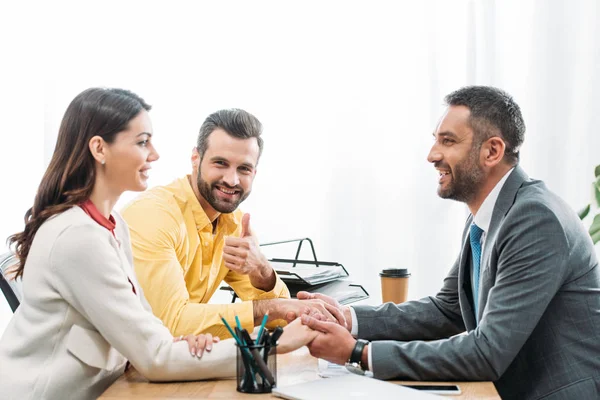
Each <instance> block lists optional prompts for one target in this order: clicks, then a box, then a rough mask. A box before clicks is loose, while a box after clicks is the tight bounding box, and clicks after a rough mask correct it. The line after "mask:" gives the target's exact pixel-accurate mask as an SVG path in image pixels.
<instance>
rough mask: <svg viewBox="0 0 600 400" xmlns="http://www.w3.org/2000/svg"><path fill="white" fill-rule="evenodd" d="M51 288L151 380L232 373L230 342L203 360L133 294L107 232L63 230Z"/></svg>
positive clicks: (55, 253) (216, 347)
mask: <svg viewBox="0 0 600 400" xmlns="http://www.w3.org/2000/svg"><path fill="white" fill-rule="evenodd" d="M50 264H51V268H52V269H53V280H54V282H53V283H54V285H55V287H56V289H57V290H58V292H59V293H60V294H61V296H62V297H63V298H64V299H65V300H66V301H67V302H68V303H69V304H70V305H71V306H72V307H73V308H75V309H76V310H77V311H78V312H79V313H81V314H82V315H83V316H84V317H85V318H86V319H88V321H90V323H91V324H92V325H94V327H95V328H96V329H97V331H98V332H99V333H100V334H101V335H102V336H103V337H104V339H105V340H106V341H107V342H108V343H110V345H111V346H112V347H114V348H115V349H117V351H119V352H120V353H121V354H122V355H123V356H124V357H126V358H127V359H128V360H129V361H130V362H131V363H132V364H133V365H134V366H135V368H136V369H137V370H138V371H140V373H141V374H142V375H144V376H145V377H146V378H148V379H149V380H152V381H172V380H179V381H181V380H198V379H211V378H221V377H231V376H233V375H235V361H234V360H235V346H234V345H233V340H225V341H222V342H221V343H217V344H215V345H214V348H213V350H212V351H211V352H210V353H207V352H205V353H204V355H203V356H202V358H201V359H197V358H195V357H192V356H191V355H190V353H189V350H188V345H187V342H185V341H182V342H178V343H173V336H172V335H171V333H170V332H169V330H168V329H167V328H166V327H165V326H164V325H163V324H162V323H161V322H160V321H159V320H158V319H157V318H155V317H154V316H153V315H152V314H151V313H149V312H148V311H147V310H145V309H144V308H143V306H142V303H141V302H140V299H138V297H137V296H136V295H135V294H134V293H133V291H132V289H131V285H130V283H129V281H128V278H127V275H126V274H125V272H124V270H123V269H122V268H121V258H120V257H119V255H118V252H117V251H116V250H115V249H114V248H113V247H112V246H111V245H110V243H109V241H108V237H107V235H106V234H103V232H101V231H99V230H97V229H96V230H94V229H90V227H89V226H72V227H69V228H67V229H66V230H65V231H63V232H62V233H61V234H60V235H59V237H58V239H57V240H56V242H55V243H54V246H53V248H52V251H51V255H50Z"/></svg>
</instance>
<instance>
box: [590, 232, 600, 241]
mask: <svg viewBox="0 0 600 400" xmlns="http://www.w3.org/2000/svg"><path fill="white" fill-rule="evenodd" d="M592 242H594V244H596V243H598V242H600V232H596V234H595V235H592Z"/></svg>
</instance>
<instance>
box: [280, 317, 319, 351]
mask: <svg viewBox="0 0 600 400" xmlns="http://www.w3.org/2000/svg"><path fill="white" fill-rule="evenodd" d="M318 334H319V333H318V332H317V331H313V330H312V329H310V328H309V327H308V326H306V325H302V321H301V320H300V318H296V319H295V320H294V321H293V322H291V323H290V324H288V325H287V326H286V327H285V328H283V334H282V335H281V337H280V338H279V341H278V344H277V354H285V353H289V352H290V351H294V350H296V349H299V348H300V347H302V346H306V345H308V344H309V343H310V342H312V341H313V339H314V338H315V337H316V336H317V335H318Z"/></svg>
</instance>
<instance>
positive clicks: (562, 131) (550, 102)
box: [0, 0, 600, 331]
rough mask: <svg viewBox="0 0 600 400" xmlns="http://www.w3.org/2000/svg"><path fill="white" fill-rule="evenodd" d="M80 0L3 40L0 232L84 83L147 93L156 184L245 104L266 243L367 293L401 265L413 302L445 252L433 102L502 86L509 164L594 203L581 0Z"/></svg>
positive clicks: (588, 46)
mask: <svg viewBox="0 0 600 400" xmlns="http://www.w3.org/2000/svg"><path fill="white" fill-rule="evenodd" d="M81 3H82V4H79V3H65V2H52V3H51V5H44V6H40V7H41V8H40V11H41V12H42V15H44V16H45V18H44V19H43V20H40V21H39V23H36V24H34V25H36V26H33V27H32V29H33V32H34V34H35V37H34V39H33V40H32V39H31V38H29V40H27V38H23V37H21V36H16V37H15V36H14V35H13V36H12V37H14V38H15V39H14V40H13V41H12V43H11V44H10V45H11V46H12V48H14V49H13V50H14V52H15V53H16V54H18V53H19V52H20V53H21V54H22V55H31V53H32V52H35V53H34V54H35V55H37V54H40V55H41V58H42V59H43V60H42V62H41V63H40V64H39V65H36V60H37V59H38V57H33V58H32V64H33V67H32V65H29V63H27V65H24V64H23V65H21V64H19V63H16V65H13V66H12V68H14V76H18V77H19V78H20V79H21V80H15V79H14V78H12V76H13V75H10V76H7V75H5V76H4V78H5V79H6V80H7V82H6V85H7V86H8V87H9V88H10V89H12V91H10V92H9V93H11V96H10V97H9V96H3V100H2V114H1V115H2V123H1V125H0V126H3V127H8V129H7V134H3V135H2V136H0V151H1V153H0V163H2V164H1V165H0V167H1V168H0V171H1V174H2V175H1V176H2V185H3V187H4V188H5V193H7V192H6V188H7V187H10V188H11V190H10V193H11V195H10V196H8V197H6V196H3V197H4V199H3V207H2V208H1V211H0V212H1V213H2V219H1V220H2V224H1V226H0V237H2V238H5V237H6V236H8V235H9V234H10V233H13V232H15V231H17V230H19V229H21V228H22V215H23V214H24V212H25V210H26V209H27V207H29V206H30V205H31V202H32V196H33V193H34V192H35V189H36V187H37V184H38V183H39V179H40V178H41V175H42V173H43V169H44V168H45V165H46V164H47V162H48V161H49V158H50V156H51V154H52V151H53V147H54V142H55V139H56V134H57V131H58V125H59V123H60V119H61V118H62V114H63V113H64V110H65V108H66V106H67V105H68V103H69V102H70V101H71V99H72V98H73V97H74V96H75V95H76V94H78V93H79V92H81V91H82V90H84V89H86V88H88V87H92V86H109V87H123V88H127V89H130V90H133V91H135V92H137V93H138V94H140V95H141V96H142V97H144V98H145V99H146V100H147V101H148V102H149V103H150V104H152V105H153V106H154V108H153V110H152V111H151V114H150V115H151V117H152V120H153V124H154V131H155V137H154V139H155V144H156V146H157V149H158V151H159V153H160V154H161V159H160V160H159V161H158V162H157V163H155V166H154V169H153V170H152V177H151V180H150V184H151V185H157V184H165V183H168V182H169V181H171V180H172V179H174V178H176V177H179V176H182V175H184V174H186V173H189V170H190V162H189V156H190V152H191V149H192V147H193V145H194V143H195V138H196V135H197V132H198V128H199V127H200V124H201V123H202V121H203V119H204V118H205V117H206V116H207V115H208V114H209V113H211V112H213V111H215V110H217V109H219V108H225V107H239V108H244V109H246V110H248V111H250V112H252V113H254V114H255V115H256V116H257V117H258V118H259V119H260V120H261V121H262V122H263V124H264V128H265V129H264V139H265V150H264V153H263V157H262V159H261V161H260V164H259V168H258V175H257V178H256V180H255V185H254V190H253V193H252V195H251V196H250V198H249V199H248V200H247V201H246V202H245V203H244V204H243V209H244V210H245V211H247V212H250V213H251V214H252V223H253V228H254V229H255V230H257V231H258V232H259V234H260V238H261V241H263V242H266V241H273V240H279V239H288V238H297V237H311V238H312V239H313V240H314V241H315V244H316V248H317V255H318V256H319V258H322V259H324V260H330V261H339V262H341V263H343V264H344V265H345V266H346V267H347V269H348V270H349V271H350V272H351V274H352V275H353V277H354V279H355V280H356V281H358V282H360V283H363V284H364V285H365V286H366V288H367V290H369V292H370V293H371V294H372V301H373V302H374V303H376V302H378V301H379V299H380V291H379V281H378V276H377V272H378V270H380V269H381V268H384V267H407V268H409V269H410V270H411V271H412V273H413V276H412V278H411V286H410V296H411V297H413V298H415V297H421V296H425V295H428V294H433V293H434V292H435V291H436V290H437V289H438V288H439V287H440V285H441V282H442V280H443V277H444V276H445V274H446V272H447V270H448V268H449V267H450V265H451V263H452V262H453V261H454V259H455V257H456V254H457V252H458V248H459V236H460V233H461V230H462V224H463V222H464V219H465V216H466V210H465V207H464V206H463V205H461V204H459V203H454V202H450V201H444V200H441V199H438V198H437V195H436V182H437V174H436V171H435V170H434V169H433V167H431V165H429V164H428V163H427V161H426V156H427V152H428V150H429V147H430V146H431V144H432V139H431V132H432V131H433V130H434V128H435V125H436V122H437V119H438V118H439V116H440V114H441V112H442V110H443V107H442V98H443V96H444V95H445V94H447V93H448V92H450V91H452V90H454V89H456V88H458V87H460V86H463V85H467V84H490V85H496V86H499V87H502V88H504V89H506V90H507V91H508V92H510V93H512V94H513V95H514V96H515V98H516V100H517V102H518V103H519V104H520V105H521V107H522V110H523V113H524V116H525V119H526V123H527V125H528V131H527V135H526V140H525V146H524V148H523V151H522V158H523V161H522V165H523V166H524V167H525V169H526V170H527V171H528V172H529V174H530V175H531V176H534V177H537V178H541V179H544V180H545V181H546V182H547V183H548V185H549V186H550V187H551V188H552V189H554V190H555V191H557V192H558V193H559V194H560V195H561V196H563V197H564V198H565V199H566V200H567V201H568V202H569V203H570V204H572V206H573V207H574V208H578V207H580V206H581V205H583V203H584V202H585V201H586V200H587V198H588V197H589V190H588V187H589V186H588V181H591V179H592V176H593V175H592V171H593V169H592V168H593V166H594V165H596V164H599V163H600V155H598V149H600V135H598V134H597V133H595V132H594V131H595V130H596V129H597V127H598V126H599V124H600V117H599V116H598V113H597V111H596V110H598V108H599V107H600V94H599V93H600V91H599V90H598V89H600V82H599V78H598V75H597V70H598V67H599V66H600V43H599V39H598V38H599V37H600V32H598V28H597V26H598V25H599V23H600V9H599V8H598V6H597V4H596V2H595V1H593V0H590V1H571V2H566V1H564V2H562V1H554V2H548V1H538V2H534V1H529V2H527V1H512V2H507V1H502V2H492V1H485V2H483V1H482V2H477V1H467V0H464V1H454V2H447V1H423V2H401V3H398V2H391V1H390V2H383V1H381V2H374V1H368V2H367V1H363V2H348V1H344V2H333V1H332V2H323V1H320V2H316V1H315V2H307V1H303V2H295V3H283V2H277V1H255V2H247V1H246V2H242V1H240V2H231V1H225V2H202V3H200V2H191V1H190V2H184V1H174V2H169V3H166V2H161V3H153V2H134V1H129V2H103V3H98V5H97V6H91V5H89V4H83V2H81ZM100 4H101V5H100ZM4 15H7V14H6V13H4ZM1 18H6V17H1ZM16 21H17V22H15V19H14V18H10V17H9V18H6V21H5V22H8V23H11V22H12V24H13V25H12V27H15V29H16V28H17V27H18V25H19V24H18V19H17V20H16ZM10 26H11V25H9V27H10ZM2 29H7V30H8V29H10V28H2ZM11 32H12V31H11ZM0 33H1V32H0ZM26 44H27V46H26ZM28 44H31V46H32V47H28ZM30 71H33V73H30ZM23 82H25V85H26V86H25V87H27V90H23V89H22V86H21V85H22V84H23ZM13 92H14V93H16V94H15V95H12V93H13ZM133 195H134V194H127V195H125V196H124V198H123V199H122V201H121V203H120V205H122V204H123V203H124V202H125V201H127V199H130V198H131V197H132V196H133ZM0 303H1V304H0V331H2V329H3V328H4V326H5V324H6V322H7V320H8V319H9V318H10V312H9V311H8V307H7V306H6V305H5V304H4V303H3V302H1V301H0Z"/></svg>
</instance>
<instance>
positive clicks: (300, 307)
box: [252, 299, 346, 326]
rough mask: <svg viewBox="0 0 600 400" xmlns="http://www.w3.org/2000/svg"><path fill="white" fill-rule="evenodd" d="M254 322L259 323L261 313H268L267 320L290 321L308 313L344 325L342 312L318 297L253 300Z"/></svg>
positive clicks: (319, 318)
mask: <svg viewBox="0 0 600 400" xmlns="http://www.w3.org/2000/svg"><path fill="white" fill-rule="evenodd" d="M252 303H253V308H254V324H255V325H256V324H260V321H261V320H262V317H263V315H265V313H267V312H268V313H269V320H274V319H285V320H286V321H287V322H292V321H293V320H295V319H296V318H298V317H300V316H301V315H310V316H312V317H313V318H316V319H318V320H325V321H331V322H335V323H338V324H341V325H342V326H346V319H345V317H344V314H343V313H342V312H341V311H340V310H339V309H338V308H336V307H334V306H332V305H331V304H328V303H326V302H324V301H323V300H319V299H312V300H295V299H269V300H254V301H253V302H252Z"/></svg>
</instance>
